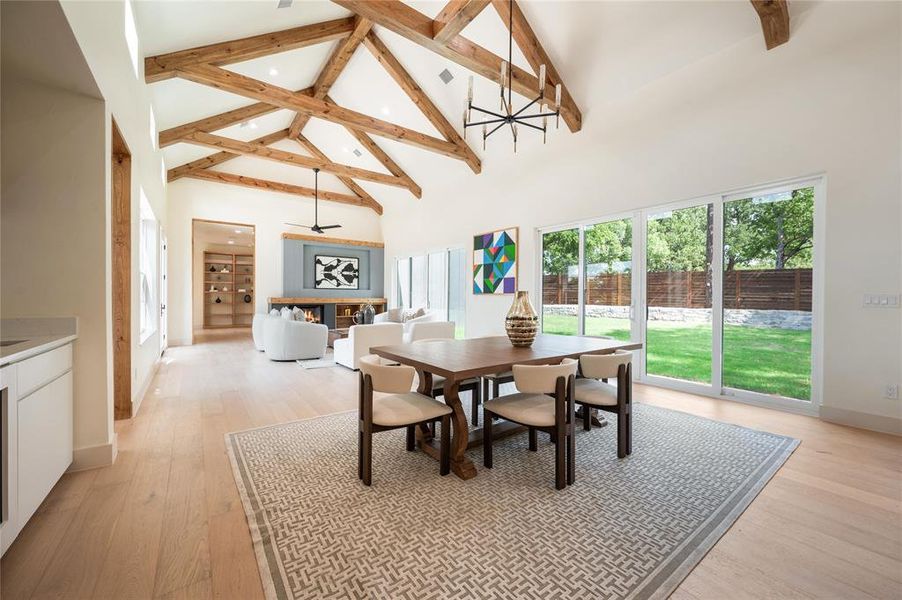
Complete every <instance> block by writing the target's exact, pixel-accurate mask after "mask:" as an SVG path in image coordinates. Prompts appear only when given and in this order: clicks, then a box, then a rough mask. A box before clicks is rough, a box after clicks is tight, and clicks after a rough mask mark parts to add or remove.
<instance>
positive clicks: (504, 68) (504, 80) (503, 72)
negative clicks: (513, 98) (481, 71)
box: [499, 60, 507, 94]
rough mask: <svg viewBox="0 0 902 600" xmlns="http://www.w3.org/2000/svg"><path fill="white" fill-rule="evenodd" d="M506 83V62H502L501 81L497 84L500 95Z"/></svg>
mask: <svg viewBox="0 0 902 600" xmlns="http://www.w3.org/2000/svg"><path fill="white" fill-rule="evenodd" d="M506 82H507V61H506V60H502V61H501V81H500V82H499V83H500V84H501V93H502V94H504V85H505V83H506Z"/></svg>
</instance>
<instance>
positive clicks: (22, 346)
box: [0, 317, 78, 367]
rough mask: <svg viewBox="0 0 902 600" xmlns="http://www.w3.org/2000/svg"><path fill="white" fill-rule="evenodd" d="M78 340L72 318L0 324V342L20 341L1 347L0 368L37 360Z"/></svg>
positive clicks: (75, 324)
mask: <svg viewBox="0 0 902 600" xmlns="http://www.w3.org/2000/svg"><path fill="white" fill-rule="evenodd" d="M77 337H78V320H77V319H76V318H75V317H54V318H28V319H3V320H0V342H7V341H17V340H21V341H20V343H18V344H13V345H10V346H0V367H2V366H4V365H8V364H12V363H15V362H19V361H22V360H25V359H26V358H31V357H32V356H37V355H38V354H42V353H44V352H47V351H49V350H53V349H54V348H58V347H59V346H63V345H65V344H68V343H69V342H71V341H73V340H75V339H76V338H77Z"/></svg>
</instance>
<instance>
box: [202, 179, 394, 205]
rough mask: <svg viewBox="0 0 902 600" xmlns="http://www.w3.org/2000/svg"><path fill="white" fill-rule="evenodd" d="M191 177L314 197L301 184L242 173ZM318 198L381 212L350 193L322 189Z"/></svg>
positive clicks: (310, 189) (310, 190)
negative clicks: (258, 177)
mask: <svg viewBox="0 0 902 600" xmlns="http://www.w3.org/2000/svg"><path fill="white" fill-rule="evenodd" d="M188 177H189V178H191V179H201V180H204V181H215V182H218V183H226V184H229V185H237V186H241V187H247V188H253V189H255V190H268V191H270V192H281V193H283V194H291V195H293V196H304V197H306V198H313V197H314V190H313V188H308V187H304V186H301V185H294V184H291V183H281V182H278V181H269V180H266V179H257V178H255V177H245V176H243V175H233V174H231V173H223V172H221V171H210V170H204V171H195V172H194V173H191V174H190V175H188ZM319 199H320V200H328V201H329V202H339V203H341V204H351V205H353V206H363V207H365V208H370V209H372V210H374V211H375V212H377V213H378V214H380V215H381V214H382V207H381V206H378V205H376V206H369V205H367V204H366V202H365V201H364V200H363V198H358V197H357V196H352V195H351V194H339V193H338V192H325V191H323V190H320V191H319Z"/></svg>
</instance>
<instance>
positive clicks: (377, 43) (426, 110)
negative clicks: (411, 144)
mask: <svg viewBox="0 0 902 600" xmlns="http://www.w3.org/2000/svg"><path fill="white" fill-rule="evenodd" d="M363 43H364V45H365V46H366V47H367V49H368V50H369V51H370V52H371V53H372V54H373V56H374V57H375V58H376V60H377V61H379V64H381V65H382V66H383V67H384V68H385V70H386V71H387V72H388V74H389V75H391V77H392V79H394V80H395V82H396V83H397V84H398V85H399V86H400V87H401V89H402V90H404V93H405V94H407V96H408V97H409V98H410V99H411V100H412V101H413V103H414V104H416V105H417V108H419V109H420V111H421V112H422V113H423V115H424V116H425V117H426V118H427V119H428V120H429V122H430V123H432V126H433V127H435V128H436V129H437V130H438V131H439V133H441V134H442V135H443V136H445V139H446V140H448V141H449V142H452V143H454V144H455V145H457V146H458V147H459V148H460V149H461V151H462V152H463V153H464V155H465V156H466V159H465V160H466V162H467V164H468V165H469V166H470V168H471V169H473V172H474V173H479V172H480V171H481V170H482V164H481V162H480V160H479V157H478V156H476V153H475V152H473V151H472V150H471V149H470V147H469V146H467V143H466V142H465V141H464V139H463V138H462V137H461V136H460V134H458V133H457V130H456V129H454V126H453V125H451V123H449V122H448V119H446V118H445V115H443V114H442V111H440V110H439V108H438V107H437V106H436V105H435V103H434V102H432V100H430V99H429V96H427V95H426V92H424V91H423V89H422V88H421V87H420V86H419V85H417V82H416V81H414V79H413V77H411V76H410V73H408V72H407V69H405V68H404V65H402V64H401V63H400V62H399V61H398V59H397V58H395V55H394V54H392V53H391V51H390V50H389V49H388V48H387V47H386V45H385V44H384V43H382V40H380V39H379V38H378V36H376V32H374V31H370V32H369V33H368V34H367V36H366V39H365V40H364V41H363Z"/></svg>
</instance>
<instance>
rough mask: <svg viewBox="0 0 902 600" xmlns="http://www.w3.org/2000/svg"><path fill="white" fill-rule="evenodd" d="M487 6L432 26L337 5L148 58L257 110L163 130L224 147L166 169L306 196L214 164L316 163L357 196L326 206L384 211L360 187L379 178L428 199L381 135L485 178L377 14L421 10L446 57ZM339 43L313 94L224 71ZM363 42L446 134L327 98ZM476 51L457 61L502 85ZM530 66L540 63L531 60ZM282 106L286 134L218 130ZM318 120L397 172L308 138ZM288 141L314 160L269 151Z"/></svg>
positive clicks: (153, 70) (454, 8) (154, 76)
mask: <svg viewBox="0 0 902 600" xmlns="http://www.w3.org/2000/svg"><path fill="white" fill-rule="evenodd" d="M489 3H490V0H452V1H451V2H449V3H448V5H447V6H445V8H444V10H442V12H441V13H440V14H439V16H438V17H437V18H436V19H435V20H434V21H433V20H432V19H429V18H428V17H426V16H424V15H421V14H420V13H418V12H417V11H415V10H413V9H409V8H406V7H404V5H403V4H401V3H400V2H363V3H355V2H350V3H346V2H338V4H342V5H349V6H348V8H350V9H351V10H352V11H353V12H354V13H355V15H353V16H351V17H348V18H344V19H335V20H332V21H327V22H325V23H316V24H313V25H305V26H303V27H295V28H292V29H287V30H284V31H277V32H274V33H267V34H263V35H257V36H252V37H248V38H242V39H238V40H230V41H227V42H221V43H217V44H210V45H207V46H202V47H198V48H190V49H187V50H180V51H178V52H170V53H168V54H162V55H159V56H151V57H148V58H146V59H145V61H144V72H145V79H146V80H147V82H148V83H153V82H156V81H163V80H166V79H169V78H172V77H181V78H183V79H187V80H189V81H194V82H197V83H201V84H204V85H208V86H211V87H215V88H217V89H221V90H225V91H228V92H231V93H233V94H238V95H242V96H245V97H247V98H249V99H251V100H254V103H253V104H248V105H247V106H243V107H241V108H237V109H235V110H230V111H227V112H224V113H220V114H217V115H212V116H209V117H205V118H203V119H199V120H197V121H192V122H190V123H185V124H183V125H179V126H177V127H172V128H170V129H167V130H165V131H162V132H160V147H166V146H170V145H172V144H176V143H179V142H183V143H189V144H194V145H199V146H204V147H207V148H213V149H215V150H218V152H216V153H215V154H212V155H210V156H206V157H204V158H201V159H198V160H194V161H191V162H189V163H186V164H184V165H180V166H178V167H175V168H172V169H170V170H169V172H168V179H169V181H174V180H176V179H179V178H182V177H189V178H195V179H204V180H207V181H218V182H221V183H227V184H231V185H240V186H245V187H253V188H258V189H268V190H274V191H280V192H285V193H290V194H296V195H301V196H311V195H312V193H313V192H312V190H310V189H308V188H305V187H302V186H296V185H290V184H285V183H279V182H274V181H266V180H261V179H257V178H253V177H243V176H239V175H232V174H229V173H222V172H219V171H214V170H211V167H215V166H216V165H221V164H223V163H225V162H226V161H229V160H231V159H233V158H236V157H238V156H254V157H257V158H262V159H266V160H271V161H276V162H280V163H285V164H290V165H295V166H299V167H303V168H314V167H317V168H319V169H321V170H322V171H323V172H326V173H332V174H333V175H335V176H336V177H338V178H339V180H340V181H341V182H342V183H343V184H344V185H345V186H347V187H348V189H349V190H351V194H339V193H334V192H320V198H321V199H322V200H328V201H333V202H342V203H346V204H354V205H358V206H364V207H368V208H370V209H372V210H374V211H376V212H377V213H379V214H381V213H382V206H381V205H380V204H379V203H378V202H377V201H376V200H375V199H374V198H373V197H372V196H371V195H370V194H368V193H367V192H366V190H364V189H363V188H362V187H361V186H360V185H358V184H357V181H373V182H377V183H382V184H387V185H393V186H397V187H402V188H405V189H407V190H409V191H410V192H411V193H412V194H413V195H414V196H416V197H417V198H420V197H421V196H422V193H423V192H422V188H421V187H420V186H419V185H417V184H416V183H415V182H414V181H413V179H412V178H411V177H410V176H409V175H408V174H407V173H406V172H404V170H403V169H402V168H401V167H400V166H399V165H398V164H397V163H396V162H395V161H394V160H392V159H391V157H390V156H389V155H388V154H387V153H386V152H385V151H384V150H383V149H382V148H380V147H379V145H378V144H377V143H376V141H375V140H374V139H373V138H374V137H382V138H386V139H390V140H395V141H397V142H401V143H403V144H409V145H413V146H416V147H418V148H421V149H423V150H428V151H430V152H435V153H438V154H441V155H443V156H447V157H449V158H454V159H457V160H460V161H463V162H464V163H465V164H466V165H467V166H469V167H470V169H471V170H472V171H473V172H474V173H479V172H480V171H481V170H482V165H481V162H480V160H479V157H478V156H477V155H476V153H475V152H473V150H472V149H471V148H470V147H469V146H468V145H467V143H466V142H465V141H464V140H463V138H462V137H461V135H460V134H459V133H458V132H457V130H456V129H455V127H454V126H453V125H452V124H451V123H450V122H449V121H448V119H447V118H446V117H445V116H444V115H443V114H442V112H441V111H440V110H439V108H438V107H437V106H436V105H435V103H434V102H432V100H431V99H430V98H429V97H428V96H427V95H426V93H425V92H424V91H423V89H422V88H421V87H420V86H419V85H418V84H417V82H416V81H415V80H414V78H413V77H412V76H411V75H410V73H409V72H408V71H407V70H406V69H405V68H404V66H403V65H402V64H401V62H400V61H399V60H398V59H397V58H396V57H395V56H394V55H393V54H392V53H391V52H390V51H389V49H388V47H387V46H386V45H385V44H384V43H383V42H382V40H381V39H379V37H378V36H377V35H376V32H375V31H373V29H372V27H373V25H374V24H379V25H382V26H386V27H387V28H389V29H393V30H394V29H395V28H394V27H391V26H388V25H386V20H385V19H386V17H385V15H384V14H379V13H380V11H381V10H382V9H383V8H387V9H389V10H388V11H387V13H386V14H388V15H392V14H393V13H394V11H395V10H396V9H397V7H404V9H403V10H406V11H413V13H415V15H416V16H417V22H418V23H419V25H418V26H422V27H423V28H424V31H426V30H428V33H427V34H426V35H427V37H428V38H429V39H430V40H431V44H432V46H431V49H433V50H435V49H436V48H439V47H446V46H447V47H448V48H451V50H447V51H446V52H445V54H447V53H459V52H461V50H460V47H461V41H460V40H462V39H463V38H461V37H460V35H459V33H460V31H461V30H463V28H464V27H466V25H467V24H468V23H470V22H471V21H472V20H473V19H474V18H475V17H476V16H477V15H478V14H479V13H480V11H482V10H483V9H484V8H485V7H486V6H487V5H488V4H489ZM369 4H373V5H374V6H375V7H376V8H377V9H378V10H376V11H375V13H376V16H378V18H376V19H374V18H371V15H372V13H373V11H372V9H371V8H370V7H369V6H362V5H369ZM358 5H361V6H358ZM381 5H384V6H381ZM505 6H506V4H505ZM504 10H506V9H504ZM517 11H518V15H519V16H517V17H516V20H517V23H516V24H515V28H518V27H522V26H523V25H524V24H526V19H525V18H524V17H522V13H520V12H519V8H518V9H517ZM402 16H403V14H402ZM502 16H503V15H502ZM524 31H525V32H526V33H525V36H526V37H525V38H523V39H524V40H530V41H527V43H528V44H529V46H527V47H525V48H522V49H523V51H524V54H526V55H527V56H537V57H538V58H537V60H539V62H543V61H544V62H545V64H547V65H548V66H549V68H548V74H549V83H550V84H551V85H552V86H554V85H555V84H557V83H560V78H559V76H558V72H557V71H556V70H555V69H554V67H553V66H551V63H550V61H549V60H548V57H547V55H545V53H544V51H543V50H542V49H541V45H540V44H539V43H538V41H537V40H535V35H534V34H533V33H532V30H531V29H530V28H529V26H528V24H526V25H525V27H524ZM517 33H518V37H517V43H518V44H520V45H521V46H523V44H524V42H523V41H521V37H522V36H520V35H519V34H520V32H519V31H517ZM333 40H339V44H338V46H337V47H336V48H335V50H334V51H333V52H332V54H331V56H330V57H329V59H328V60H327V61H326V64H325V65H324V66H323V68H322V70H321V71H320V73H319V75H318V77H317V79H316V82H315V83H314V84H313V86H311V87H309V88H307V89H303V90H288V89H285V88H281V87H279V86H276V85H272V84H269V83H266V82H263V81H259V80H256V79H253V78H250V77H246V76H244V75H240V74H238V73H235V72H232V71H229V70H226V69H223V68H222V67H223V66H225V65H229V64H233V63H237V62H241V61H245V60H250V59H253V58H259V57H262V56H267V55H269V54H275V53H278V52H285V51H288V50H294V49H297V48H303V47H305V46H309V45H312V44H318V43H322V42H328V41H333ZM468 43H469V42H468ZM361 45H363V46H365V47H366V49H367V50H368V51H369V52H371V53H372V55H373V57H374V58H375V59H376V60H377V61H378V62H379V64H381V65H382V66H383V68H385V70H386V72H387V73H388V74H389V75H390V76H391V78H392V79H393V80H394V81H395V82H396V83H397V84H398V85H399V86H400V88H401V89H402V90H403V91H404V93H405V94H407V96H408V97H409V98H410V99H411V101H412V102H413V103H414V104H415V105H416V106H417V107H418V108H419V109H420V111H422V113H423V115H424V116H425V117H426V119H427V120H428V121H429V122H430V123H431V124H432V125H433V126H434V127H435V129H436V131H438V132H439V133H440V134H441V136H442V137H441V138H439V137H434V136H430V135H426V134H423V133H420V132H418V131H414V130H412V129H408V128H406V127H401V126H399V125H395V124H392V123H389V122H387V121H383V120H381V119H377V118H374V117H370V116H368V115H364V114H362V113H358V112H355V111H352V110H349V109H346V108H343V107H341V106H339V105H338V104H336V103H335V102H334V101H333V100H332V99H331V98H330V97H329V90H330V88H331V87H332V85H333V84H334V83H335V81H336V80H337V79H338V77H339V76H340V75H341V73H342V71H343V69H344V68H345V66H346V65H347V64H348V61H349V60H350V59H351V56H352V55H353V54H354V52H355V51H356V50H357V48H358V47H359V46H361ZM471 46H472V47H475V48H478V49H479V52H478V55H477V57H476V58H475V59H473V60H472V61H470V62H469V63H467V62H461V61H456V62H458V63H460V64H463V65H464V66H465V67H468V68H470V69H471V70H473V71H474V72H476V73H479V74H483V75H487V74H488V70H489V68H491V71H492V72H491V74H490V75H488V76H489V77H490V78H491V79H494V80H496V81H497V79H498V72H499V65H500V61H501V59H500V58H499V57H497V56H495V55H494V54H492V53H490V52H488V51H487V50H485V49H482V48H479V47H478V46H475V44H471ZM440 53H441V52H440ZM530 63H532V59H531V58H530ZM474 67H475V68H474ZM533 68H534V69H535V70H536V71H538V63H537V64H535V65H533ZM514 77H515V80H516V83H515V86H519V88H517V89H520V90H521V91H528V92H529V93H533V92H534V90H536V89H538V83H537V80H536V78H535V76H534V75H532V74H529V73H526V72H525V71H522V70H521V69H515V74H514ZM565 89H566V88H565ZM562 105H563V108H562V114H563V115H564V119H565V121H566V122H567V124H568V126H570V129H571V130H573V131H578V130H579V124H580V120H581V117H580V113H579V110H578V109H577V108H576V106H575V104H574V103H573V100H572V98H570V95H569V94H567V93H566V91H565V93H564V100H563V102H562ZM279 109H290V110H293V111H294V112H295V117H294V118H293V119H292V122H291V124H290V125H289V127H288V129H284V130H281V131H276V132H274V133H270V134H267V135H264V136H261V137H259V138H257V139H254V140H251V141H249V142H243V141H240V140H234V139H230V138H227V137H223V136H221V135H216V134H215V133H214V132H216V131H217V130H220V129H224V128H226V127H229V126H231V125H235V124H237V123H243V122H245V121H248V120H250V119H254V118H256V117H260V116H262V115H266V114H269V113H272V112H275V111H277V110H279ZM310 118H318V119H323V120H326V121H330V122H332V123H336V124H339V125H342V126H343V127H345V128H346V129H347V131H348V132H349V133H350V134H351V135H352V136H354V138H355V139H356V140H357V141H358V142H359V143H360V144H361V146H363V148H364V149H365V150H366V151H368V152H370V153H371V154H372V155H373V156H374V157H375V158H376V160H378V161H379V162H380V163H381V164H382V166H383V167H384V168H385V169H386V170H387V171H388V173H390V174H385V173H379V172H375V171H369V170H366V169H358V168H356V167H351V166H348V165H341V164H338V163H335V162H333V161H331V160H329V158H328V157H327V156H326V155H325V154H324V153H323V152H322V151H321V150H320V149H319V148H317V147H316V146H315V145H314V144H313V143H312V142H311V141H310V140H309V139H307V138H306V137H304V135H303V134H302V131H303V129H304V126H305V125H306V124H307V122H308V121H309V119H310ZM284 139H291V140H294V141H295V142H296V143H297V144H298V146H299V147H300V148H303V149H304V150H305V151H306V152H307V153H308V154H309V156H308V155H302V154H295V153H293V152H286V151H284V150H279V149H276V148H271V147H269V146H270V145H271V144H274V143H275V142H278V141H281V140H284Z"/></svg>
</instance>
